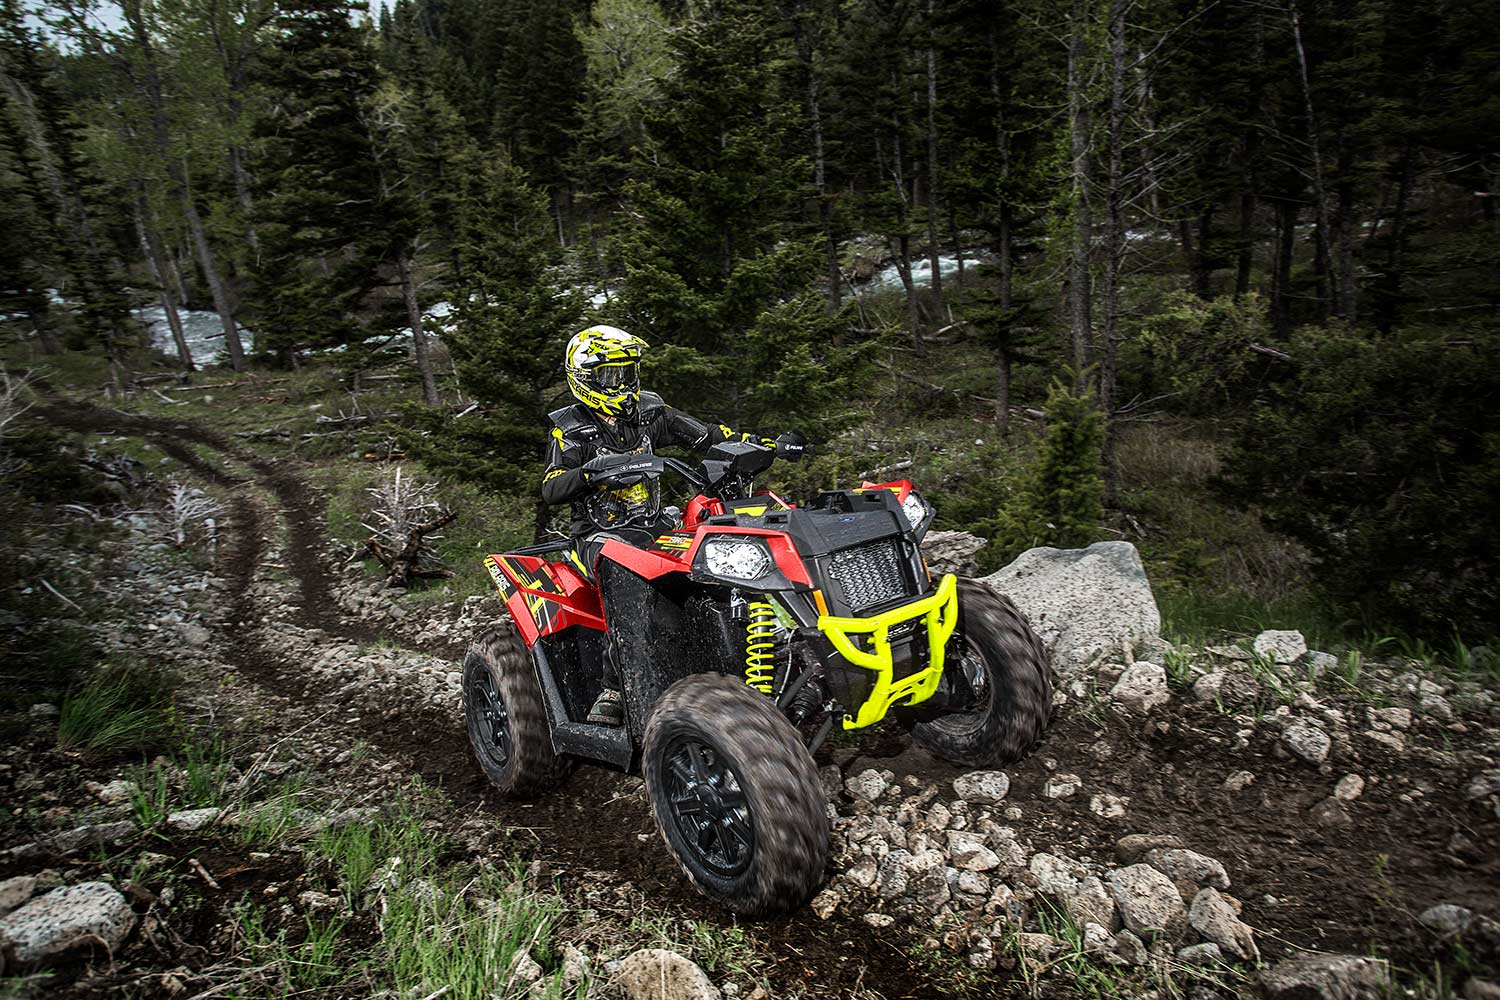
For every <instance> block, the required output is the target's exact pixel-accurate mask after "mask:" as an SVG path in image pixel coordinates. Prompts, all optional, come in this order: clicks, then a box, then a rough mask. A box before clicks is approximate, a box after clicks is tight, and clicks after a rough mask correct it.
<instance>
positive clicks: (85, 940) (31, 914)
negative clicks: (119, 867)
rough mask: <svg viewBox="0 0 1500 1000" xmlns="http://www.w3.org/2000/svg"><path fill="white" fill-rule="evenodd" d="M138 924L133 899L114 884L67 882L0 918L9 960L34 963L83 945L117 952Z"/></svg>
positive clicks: (1, 944)
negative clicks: (132, 908) (69, 884)
mask: <svg viewBox="0 0 1500 1000" xmlns="http://www.w3.org/2000/svg"><path fill="white" fill-rule="evenodd" d="M134 926H135V913H134V912H133V911H132V910H131V909H130V903H129V902H128V901H126V899H125V897H124V896H122V895H120V894H119V892H117V891H116V890H115V888H114V887H113V886H111V885H108V884H106V883H104V882H83V883H80V884H79V885H72V886H63V887H62V888H59V889H53V890H52V891H51V892H49V893H47V894H46V895H45V896H38V897H37V898H36V899H33V900H32V901H31V902H29V903H27V904H26V905H24V906H22V907H21V908H20V909H18V910H16V911H15V912H13V913H11V914H9V915H7V916H6V917H5V918H4V919H0V953H4V954H5V956H6V959H7V964H9V962H15V963H17V964H19V965H35V964H38V963H41V962H45V961H46V960H48V959H50V958H52V957H53V956H56V955H60V954H62V953H63V952H66V951H68V950H70V949H72V948H75V947H79V946H83V945H103V946H104V947H105V948H107V949H108V950H110V951H111V952H112V951H114V950H115V949H116V948H118V947H119V946H120V944H121V943H122V942H123V941H124V940H125V938H126V936H127V935H128V934H129V933H130V931H131V928H133V927H134Z"/></svg>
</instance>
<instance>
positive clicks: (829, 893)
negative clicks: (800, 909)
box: [808, 886, 840, 920]
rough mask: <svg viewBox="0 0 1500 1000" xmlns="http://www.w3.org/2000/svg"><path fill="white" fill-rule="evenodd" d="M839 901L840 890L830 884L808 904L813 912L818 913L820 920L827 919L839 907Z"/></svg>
mask: <svg viewBox="0 0 1500 1000" xmlns="http://www.w3.org/2000/svg"><path fill="white" fill-rule="evenodd" d="M839 901H840V900H839V893H838V890H836V889H834V888H832V887H831V886H830V887H829V888H827V889H824V890H823V891H822V892H820V893H818V894H817V895H816V896H814V897H813V898H812V902H811V903H809V904H808V906H809V907H810V908H811V909H812V911H813V913H815V914H817V916H818V919H819V920H827V919H828V918H829V917H831V916H833V913H834V911H835V910H837V909H838V908H839Z"/></svg>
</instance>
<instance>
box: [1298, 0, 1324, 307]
mask: <svg viewBox="0 0 1500 1000" xmlns="http://www.w3.org/2000/svg"><path fill="white" fill-rule="evenodd" d="M1287 13H1288V14H1289V15H1290V17H1291V19H1292V39H1293V40H1294V41H1295V42H1296V44H1297V79H1298V82H1299V83H1300V84H1301V85H1302V106H1303V113H1304V114H1305V115H1306V116H1307V144H1308V149H1309V151H1310V152H1311V154H1312V189H1313V210H1314V213H1315V214H1314V218H1315V221H1316V225H1317V229H1318V244H1319V246H1320V247H1321V248H1322V252H1323V259H1324V270H1323V274H1322V275H1321V279H1322V280H1321V281H1320V282H1319V294H1320V295H1321V296H1322V299H1323V303H1324V305H1325V307H1326V306H1327V305H1328V304H1330V303H1332V302H1333V300H1334V296H1333V288H1332V284H1331V282H1330V274H1329V271H1330V269H1329V268H1328V267H1327V264H1328V263H1329V258H1330V256H1331V254H1332V246H1333V244H1332V243H1331V242H1330V241H1329V225H1328V199H1327V197H1326V196H1325V194H1324V191H1323V151H1322V147H1321V146H1320V145H1319V142H1318V119H1317V116H1316V115H1315V114H1314V112H1313V99H1312V82H1311V79H1310V78H1309V76H1308V72H1307V49H1306V47H1305V46H1303V44H1302V19H1301V18H1300V17H1298V16H1297V5H1296V3H1295V2H1293V3H1292V4H1291V5H1290V6H1289V7H1288V8H1287Z"/></svg>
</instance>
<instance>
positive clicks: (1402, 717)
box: [1370, 706, 1411, 731]
mask: <svg viewBox="0 0 1500 1000" xmlns="http://www.w3.org/2000/svg"><path fill="white" fill-rule="evenodd" d="M1370 725H1371V726H1373V727H1374V728H1375V729H1378V730H1382V731H1383V730H1387V729H1410V728H1411V709H1409V708H1401V707H1400V706H1395V707H1392V708H1372V709H1370Z"/></svg>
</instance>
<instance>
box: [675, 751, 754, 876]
mask: <svg viewBox="0 0 1500 1000" xmlns="http://www.w3.org/2000/svg"><path fill="white" fill-rule="evenodd" d="M665 758H666V763H667V780H666V793H667V811H668V812H669V813H671V816H672V823H673V825H674V826H675V827H676V828H677V833H678V835H679V837H680V839H681V841H682V842H683V843H684V844H685V845H686V846H687V849H688V850H689V851H691V852H692V854H693V856H694V857H695V858H696V859H697V860H698V862H699V863H700V864H701V865H703V867H705V868H707V869H708V870H709V871H711V872H713V873H714V874H715V875H718V876H719V877H721V878H732V877H734V876H736V875H738V874H740V873H741V872H743V871H744V870H745V869H746V868H749V867H750V861H751V859H752V858H754V856H755V826H754V824H753V823H752V822H751V817H750V803H749V801H748V799H746V797H745V788H744V785H743V784H742V783H741V782H740V779H739V775H737V774H736V773H735V771H734V768H732V767H730V766H729V762H728V761H726V760H725V759H724V757H723V756H722V755H721V754H720V753H719V752H718V751H717V750H716V749H715V748H714V747H713V745H712V744H710V743H708V742H706V741H704V740H701V739H698V738H696V737H693V736H679V737H677V738H676V739H674V740H672V741H671V742H670V743H668V744H667V748H666V753H665Z"/></svg>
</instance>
